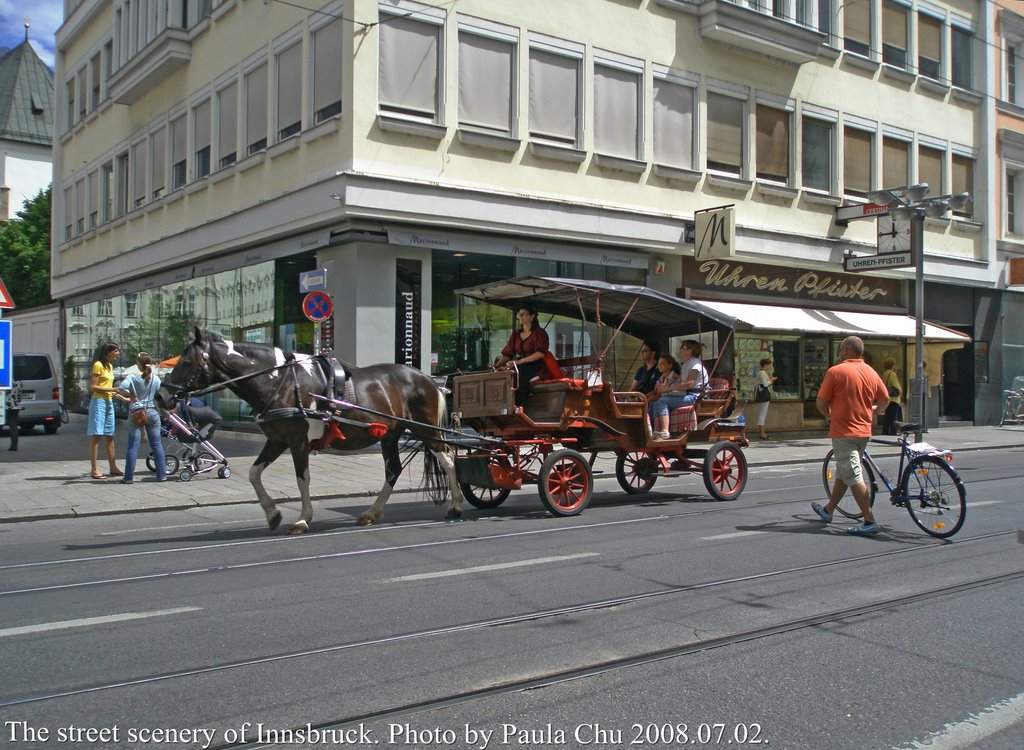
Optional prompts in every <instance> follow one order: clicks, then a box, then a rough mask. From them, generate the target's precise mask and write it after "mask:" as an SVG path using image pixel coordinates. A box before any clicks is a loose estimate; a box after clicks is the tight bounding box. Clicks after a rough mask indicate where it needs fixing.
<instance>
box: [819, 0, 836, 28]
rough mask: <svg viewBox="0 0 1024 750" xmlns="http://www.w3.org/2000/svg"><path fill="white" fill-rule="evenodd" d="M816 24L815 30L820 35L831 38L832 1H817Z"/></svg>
mask: <svg viewBox="0 0 1024 750" xmlns="http://www.w3.org/2000/svg"><path fill="white" fill-rule="evenodd" d="M817 10H818V14H817V15H818V22H817V28H818V31H820V32H821V33H822V34H825V35H827V36H829V37H831V36H832V16H833V14H834V12H835V11H833V10H832V0H817Z"/></svg>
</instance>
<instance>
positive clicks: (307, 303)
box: [302, 292, 334, 323]
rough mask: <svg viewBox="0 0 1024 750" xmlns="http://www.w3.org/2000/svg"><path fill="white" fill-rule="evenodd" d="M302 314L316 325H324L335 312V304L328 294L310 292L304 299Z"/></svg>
mask: <svg viewBox="0 0 1024 750" xmlns="http://www.w3.org/2000/svg"><path fill="white" fill-rule="evenodd" d="M302 312H303V313H305V314H306V317H307V318H309V319H310V320H312V321H313V322H314V323H322V322H323V321H325V320H327V319H328V318H329V317H331V313H332V312H334V303H332V302H331V298H330V297H329V296H328V295H327V292H310V293H309V294H307V295H306V296H305V297H303V298H302Z"/></svg>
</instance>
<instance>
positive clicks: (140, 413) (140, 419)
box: [131, 409, 149, 427]
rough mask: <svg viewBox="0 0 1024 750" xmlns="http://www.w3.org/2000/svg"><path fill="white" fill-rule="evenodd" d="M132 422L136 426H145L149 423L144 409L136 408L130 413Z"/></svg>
mask: <svg viewBox="0 0 1024 750" xmlns="http://www.w3.org/2000/svg"><path fill="white" fill-rule="evenodd" d="M131 418H132V424H133V425H135V426H136V427H145V426H146V425H147V424H149V416H148V415H147V414H146V410H145V409H136V410H135V411H133V412H132V413H131Z"/></svg>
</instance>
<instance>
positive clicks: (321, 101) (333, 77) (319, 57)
mask: <svg viewBox="0 0 1024 750" xmlns="http://www.w3.org/2000/svg"><path fill="white" fill-rule="evenodd" d="M341 46H342V28H341V19H340V18H336V19H334V20H333V21H331V22H330V23H328V24H327V25H325V26H322V27H320V28H319V29H317V30H316V31H315V32H314V33H313V122H314V123H318V122H323V121H324V120H326V119H328V118H330V117H334V116H335V115H337V114H341Z"/></svg>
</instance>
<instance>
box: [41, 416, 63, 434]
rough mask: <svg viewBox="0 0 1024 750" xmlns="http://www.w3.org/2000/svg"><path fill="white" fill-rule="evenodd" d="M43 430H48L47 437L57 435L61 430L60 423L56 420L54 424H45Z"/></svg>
mask: <svg viewBox="0 0 1024 750" xmlns="http://www.w3.org/2000/svg"><path fill="white" fill-rule="evenodd" d="M43 429H44V430H46V434H47V435H56V434H57V430H59V429H60V422H59V421H57V420H56V419H55V420H53V421H52V422H44V423H43Z"/></svg>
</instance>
